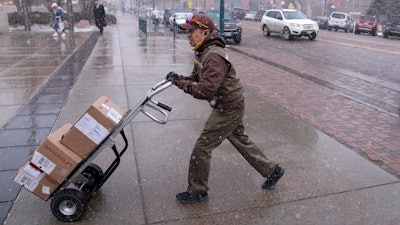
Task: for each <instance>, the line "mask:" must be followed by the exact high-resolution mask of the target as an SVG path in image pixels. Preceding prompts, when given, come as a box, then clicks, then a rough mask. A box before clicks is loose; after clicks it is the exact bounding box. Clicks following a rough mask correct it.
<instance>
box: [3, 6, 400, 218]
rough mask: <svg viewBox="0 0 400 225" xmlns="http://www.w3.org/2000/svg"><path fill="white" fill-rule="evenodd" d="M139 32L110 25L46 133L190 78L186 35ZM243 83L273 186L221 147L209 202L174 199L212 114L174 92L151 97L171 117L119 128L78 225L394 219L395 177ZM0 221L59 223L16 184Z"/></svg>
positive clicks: (126, 24)
mask: <svg viewBox="0 0 400 225" xmlns="http://www.w3.org/2000/svg"><path fill="white" fill-rule="evenodd" d="M137 25H138V22H137V18H135V17H132V16H130V15H127V14H126V15H125V16H120V17H118V24H117V25H116V26H109V27H107V28H106V30H105V34H104V36H101V37H100V38H99V40H98V41H97V43H96V45H95V47H94V49H93V51H92V53H91V55H90V56H89V58H88V60H87V62H86V64H85V65H84V67H83V69H82V71H81V73H80V74H79V77H78V78H77V80H76V82H75V83H74V85H73V87H72V90H71V92H70V94H69V96H68V99H67V101H66V102H65V104H64V105H63V107H62V110H61V112H60V114H59V116H58V117H57V118H56V122H55V124H54V126H53V127H52V130H55V129H57V128H59V127H61V126H62V125H64V124H65V123H67V122H70V123H73V122H75V121H76V120H77V119H78V118H79V116H80V115H81V114H82V113H83V112H84V111H85V110H86V109H87V107H88V106H89V105H90V104H91V103H93V102H94V101H95V100H96V99H97V98H98V97H99V96H101V95H105V96H108V97H109V98H111V99H112V100H113V101H114V102H116V103H117V104H118V105H120V106H121V107H122V108H123V109H125V110H127V109H128V108H131V107H133V106H134V105H135V104H136V102H137V101H138V100H139V99H141V98H142V97H143V96H144V95H145V93H146V92H147V90H148V89H149V88H150V87H151V86H153V85H154V84H155V83H157V82H159V81H161V80H162V79H164V76H165V74H167V73H168V72H169V71H176V72H178V73H180V74H188V73H190V71H191V69H192V63H193V62H192V60H193V52H192V51H191V47H190V46H189V44H188V42H187V40H176V41H175V42H174V41H173V40H172V39H171V38H169V37H164V36H157V37H151V36H150V37H148V38H147V39H141V38H139V36H138V28H137ZM228 54H232V55H234V54H238V53H236V52H233V51H230V50H229V49H228ZM234 58H235V57H234ZM236 58H237V57H236ZM241 60H250V59H247V58H242V59H241ZM242 63H243V62H242ZM233 64H234V65H235V61H233ZM244 85H245V87H246V105H247V108H246V117H245V124H246V126H247V133H248V134H249V135H250V137H251V138H252V140H253V141H254V142H255V143H257V144H258V145H259V146H260V148H261V149H264V151H265V153H266V155H267V156H269V157H270V158H271V159H273V160H276V161H278V162H279V163H280V164H281V165H283V166H284V167H285V168H286V174H285V176H284V177H283V178H282V179H281V180H280V182H279V183H278V185H277V187H276V189H275V190H272V191H264V190H262V189H261V184H262V182H263V181H264V179H263V178H262V177H261V176H260V175H259V174H258V173H257V172H256V171H255V170H253V169H252V168H251V167H250V166H249V165H248V164H247V162H246V161H245V160H244V159H243V158H242V157H241V156H240V154H239V153H238V152H236V151H235V150H234V148H233V147H232V146H231V145H230V144H229V143H228V142H224V143H223V144H222V145H221V146H220V147H218V148H217V149H216V150H215V151H214V152H213V158H212V168H211V176H210V190H209V197H210V199H209V201H207V202H204V203H199V204H193V205H181V204H179V203H177V202H176V201H175V194H176V193H177V192H181V191H184V190H185V189H186V185H187V180H186V178H187V169H188V163H189V157H190V153H191V149H192V147H193V145H194V143H195V140H196V138H197V137H198V135H199V134H200V131H201V129H202V127H203V125H204V122H205V120H206V119H207V116H208V114H209V112H210V111H211V109H210V108H209V106H208V103H207V102H202V101H198V100H195V99H193V98H192V97H190V96H188V95H187V94H184V93H183V92H182V91H180V90H179V89H177V88H176V87H171V88H169V89H168V90H166V91H165V92H163V93H162V94H160V95H159V96H158V98H157V100H158V101H160V102H162V103H164V104H167V105H169V106H171V107H172V108H173V110H172V112H171V113H170V119H169V122H168V123H167V124H166V125H160V124H157V123H154V122H152V121H151V120H150V119H148V118H147V117H145V116H143V115H139V116H138V117H136V118H135V119H134V120H133V121H132V123H131V124H130V126H128V127H126V130H125V131H126V134H127V136H128V139H129V143H130V144H131V145H130V147H129V149H128V151H127V153H126V154H125V155H124V157H123V160H122V163H121V165H120V166H119V168H118V169H117V170H116V171H115V173H114V174H113V175H112V176H111V177H110V179H109V180H108V181H107V183H105V184H104V186H103V187H102V189H101V190H100V191H99V192H98V193H97V195H96V196H95V197H94V198H93V199H92V200H91V201H90V202H89V209H88V210H87V212H86V214H85V215H84V217H83V218H82V220H81V221H79V222H76V223H74V224H182V225H183V224H299V225H300V224H301V225H303V224H316V225H324V224H327V225H331V224H335V225H337V224H343V225H344V224H371V225H376V224H385V225H386V224H387V225H389V224H393V225H394V224H400V215H399V214H398V210H399V206H398V202H399V201H400V191H399V190H400V183H399V180H398V179H397V178H396V177H394V176H392V175H390V174H389V173H387V172H386V171H384V170H383V169H381V168H379V167H377V166H376V165H374V164H373V163H371V162H369V161H367V160H366V159H364V158H363V157H361V156H359V155H357V154H356V153H354V152H353V151H351V150H350V149H348V148H347V147H345V146H343V145H342V144H340V143H338V142H337V141H335V140H334V139H332V138H330V137H329V136H327V135H325V134H324V133H322V132H320V131H318V130H316V129H315V128H314V127H313V126H311V125H309V124H306V123H304V122H303V121H301V120H300V119H298V118H296V117H294V116H293V115H292V114H290V113H288V112H287V111H286V110H285V109H283V108H281V107H279V106H278V105H276V104H275V103H274V102H271V101H269V100H266V98H265V96H263V94H261V93H260V92H259V91H257V90H255V89H252V88H251V87H250V86H249V85H247V84H246V83H244ZM48 101H51V99H48ZM109 160H110V154H109V153H108V152H106V151H105V152H104V154H101V155H99V157H98V159H96V163H98V164H99V165H100V166H102V167H104V166H107V165H108V162H109ZM18 166H19V165H18ZM11 174H12V173H11ZM2 179H6V178H5V177H4V178H2ZM9 179H11V177H10V178H9ZM4 224H12V225H14V224H15V225H21V224H27V225H28V224H29V225H30V224H64V223H63V222H60V221H58V220H57V219H56V218H55V217H54V216H53V215H52V213H51V210H50V201H49V202H45V201H43V200H41V199H39V198H37V197H36V196H35V195H33V194H32V193H30V192H28V191H26V190H24V189H22V191H21V192H20V193H19V195H18V197H17V199H16V200H15V201H14V203H13V206H12V209H11V211H10V213H9V214H8V217H7V219H6V220H5V222H4Z"/></svg>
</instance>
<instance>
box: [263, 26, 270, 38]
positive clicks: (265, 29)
mask: <svg viewBox="0 0 400 225" xmlns="http://www.w3.org/2000/svg"><path fill="white" fill-rule="evenodd" d="M263 34H264V36H265V37H269V36H270V35H271V33H270V32H269V29H268V26H267V25H264V26H263Z"/></svg>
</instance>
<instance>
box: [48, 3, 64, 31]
mask: <svg viewBox="0 0 400 225" xmlns="http://www.w3.org/2000/svg"><path fill="white" fill-rule="evenodd" d="M51 8H52V9H53V13H54V25H53V28H54V34H53V36H54V37H58V31H61V32H62V34H61V37H65V28H64V10H63V9H62V8H61V7H60V6H58V5H57V3H55V2H54V3H53V4H52V5H51Z"/></svg>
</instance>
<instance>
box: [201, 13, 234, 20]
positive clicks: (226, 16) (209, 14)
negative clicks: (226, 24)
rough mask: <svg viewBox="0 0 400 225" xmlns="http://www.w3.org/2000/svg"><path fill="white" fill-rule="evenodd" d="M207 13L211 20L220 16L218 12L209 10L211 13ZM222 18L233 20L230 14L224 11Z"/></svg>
mask: <svg viewBox="0 0 400 225" xmlns="http://www.w3.org/2000/svg"><path fill="white" fill-rule="evenodd" d="M207 15H208V16H209V17H210V18H211V19H212V20H214V22H215V21H219V18H220V14H219V13H216V12H215V13H214V12H211V13H207ZM224 20H233V19H232V17H231V15H229V13H224Z"/></svg>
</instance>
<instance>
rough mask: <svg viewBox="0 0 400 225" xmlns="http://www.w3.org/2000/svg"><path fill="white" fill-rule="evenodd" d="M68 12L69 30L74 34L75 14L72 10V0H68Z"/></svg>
mask: <svg viewBox="0 0 400 225" xmlns="http://www.w3.org/2000/svg"><path fill="white" fill-rule="evenodd" d="M67 12H68V20H69V21H68V29H69V31H70V32H74V12H73V10H72V0H67Z"/></svg>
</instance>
